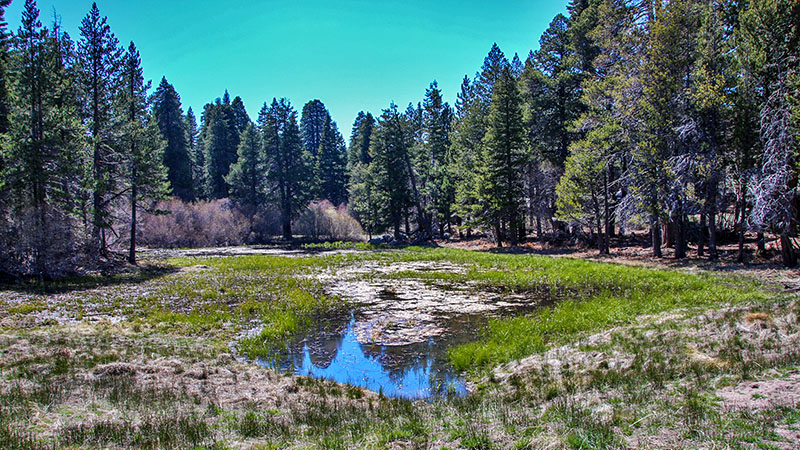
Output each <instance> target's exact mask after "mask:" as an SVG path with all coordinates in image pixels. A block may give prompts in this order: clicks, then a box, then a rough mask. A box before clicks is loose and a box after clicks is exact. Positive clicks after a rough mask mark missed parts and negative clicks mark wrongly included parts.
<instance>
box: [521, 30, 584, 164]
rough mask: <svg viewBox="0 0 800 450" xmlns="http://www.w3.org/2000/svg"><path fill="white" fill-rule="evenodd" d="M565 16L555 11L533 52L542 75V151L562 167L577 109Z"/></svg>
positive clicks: (577, 78) (576, 79)
mask: <svg viewBox="0 0 800 450" xmlns="http://www.w3.org/2000/svg"><path fill="white" fill-rule="evenodd" d="M568 27H569V19H567V18H566V17H565V16H563V15H561V14H559V15H557V16H556V17H555V19H553V21H552V22H551V23H550V27H549V28H548V29H547V30H546V31H545V32H544V34H543V35H542V38H541V40H540V41H539V50H538V51H536V52H535V53H534V54H533V61H534V63H535V66H536V68H537V69H538V70H539V71H541V73H542V74H544V75H545V77H544V79H543V81H544V84H543V88H544V89H543V92H542V98H541V103H540V110H539V111H538V112H537V115H538V116H539V117H540V120H541V121H542V124H541V133H542V134H541V135H540V139H541V141H542V144H541V145H542V151H543V154H544V156H545V158H547V160H548V161H550V163H552V164H553V165H555V166H556V167H563V165H564V160H565V159H566V157H567V155H568V154H569V144H570V143H571V142H572V140H573V139H574V136H573V134H572V133H571V131H570V126H571V125H572V123H573V122H574V121H575V119H577V118H578V116H579V114H580V112H581V103H580V95H581V92H580V82H581V78H580V76H579V75H578V72H577V71H576V70H574V61H573V59H572V52H571V49H570V41H569V34H568Z"/></svg>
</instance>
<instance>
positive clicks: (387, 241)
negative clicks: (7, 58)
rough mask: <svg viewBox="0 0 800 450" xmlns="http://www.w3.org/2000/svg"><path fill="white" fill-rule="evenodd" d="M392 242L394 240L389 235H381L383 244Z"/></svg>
mask: <svg viewBox="0 0 800 450" xmlns="http://www.w3.org/2000/svg"><path fill="white" fill-rule="evenodd" d="M392 240H394V238H393V237H392V235H391V234H384V235H383V242H385V243H389V242H392Z"/></svg>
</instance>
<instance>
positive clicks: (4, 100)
mask: <svg viewBox="0 0 800 450" xmlns="http://www.w3.org/2000/svg"><path fill="white" fill-rule="evenodd" d="M10 5H11V0H0V133H5V132H7V131H8V127H9V121H8V116H9V110H10V108H11V107H10V99H9V95H8V82H7V79H8V58H9V47H10V45H9V44H10V42H11V34H10V33H9V32H8V24H7V23H6V19H5V10H6V8H8V7H9V6H10ZM0 164H2V162H1V161H0ZM0 170H2V165H0Z"/></svg>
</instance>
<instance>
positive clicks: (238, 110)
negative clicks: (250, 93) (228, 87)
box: [225, 91, 252, 147]
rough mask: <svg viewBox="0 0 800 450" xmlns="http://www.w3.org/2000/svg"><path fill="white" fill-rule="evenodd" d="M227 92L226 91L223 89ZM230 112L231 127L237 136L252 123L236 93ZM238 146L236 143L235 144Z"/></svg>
mask: <svg viewBox="0 0 800 450" xmlns="http://www.w3.org/2000/svg"><path fill="white" fill-rule="evenodd" d="M225 92H226V93H227V91H225ZM231 112H232V114H233V128H235V129H236V135H237V136H239V135H241V134H242V133H244V130H245V128H247V126H248V125H250V124H251V123H252V121H251V120H250V116H249V115H248V114H247V110H246V109H245V108H244V102H243V101H242V98H241V97H239V96H238V95H237V96H236V97H235V98H234V99H233V102H231ZM237 147H238V144H237Z"/></svg>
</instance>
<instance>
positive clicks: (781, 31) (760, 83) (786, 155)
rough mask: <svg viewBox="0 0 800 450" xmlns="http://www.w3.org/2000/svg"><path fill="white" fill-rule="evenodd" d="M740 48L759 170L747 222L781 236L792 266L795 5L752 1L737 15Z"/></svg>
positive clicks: (799, 9)
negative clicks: (752, 84)
mask: <svg viewBox="0 0 800 450" xmlns="http://www.w3.org/2000/svg"><path fill="white" fill-rule="evenodd" d="M739 34H740V36H739V38H740V40H741V52H742V55H743V58H744V60H745V61H746V64H747V65H748V66H749V68H750V70H751V73H752V74H753V75H754V76H755V79H756V83H757V89H759V90H761V92H763V101H762V104H761V108H760V119H761V120H760V140H761V145H762V148H763V155H762V158H761V169H760V173H759V174H758V177H757V178H756V179H755V180H754V183H753V184H752V185H751V187H750V191H751V193H752V195H753V197H754V204H753V210H752V212H751V215H750V219H751V222H752V223H753V224H754V225H755V226H756V229H757V230H759V231H766V230H771V231H774V232H775V233H777V234H779V235H780V243H781V257H782V259H783V263H784V265H786V266H787V267H792V266H795V265H796V264H797V253H796V249H795V248H794V245H793V243H792V236H794V235H795V234H796V231H797V225H798V218H797V214H798V211H797V208H796V206H795V205H796V201H797V180H798V169H797V164H798V160H800V148H799V147H800V138H799V137H798V136H800V123H799V122H798V120H797V108H798V106H797V97H798V94H797V84H798V82H797V79H798V77H800V73H798V72H800V69H798V67H800V4H798V2H796V1H792V0H754V1H752V2H750V3H749V5H748V7H747V9H746V10H745V11H744V12H743V14H742V26H741V31H740V33H739Z"/></svg>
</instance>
